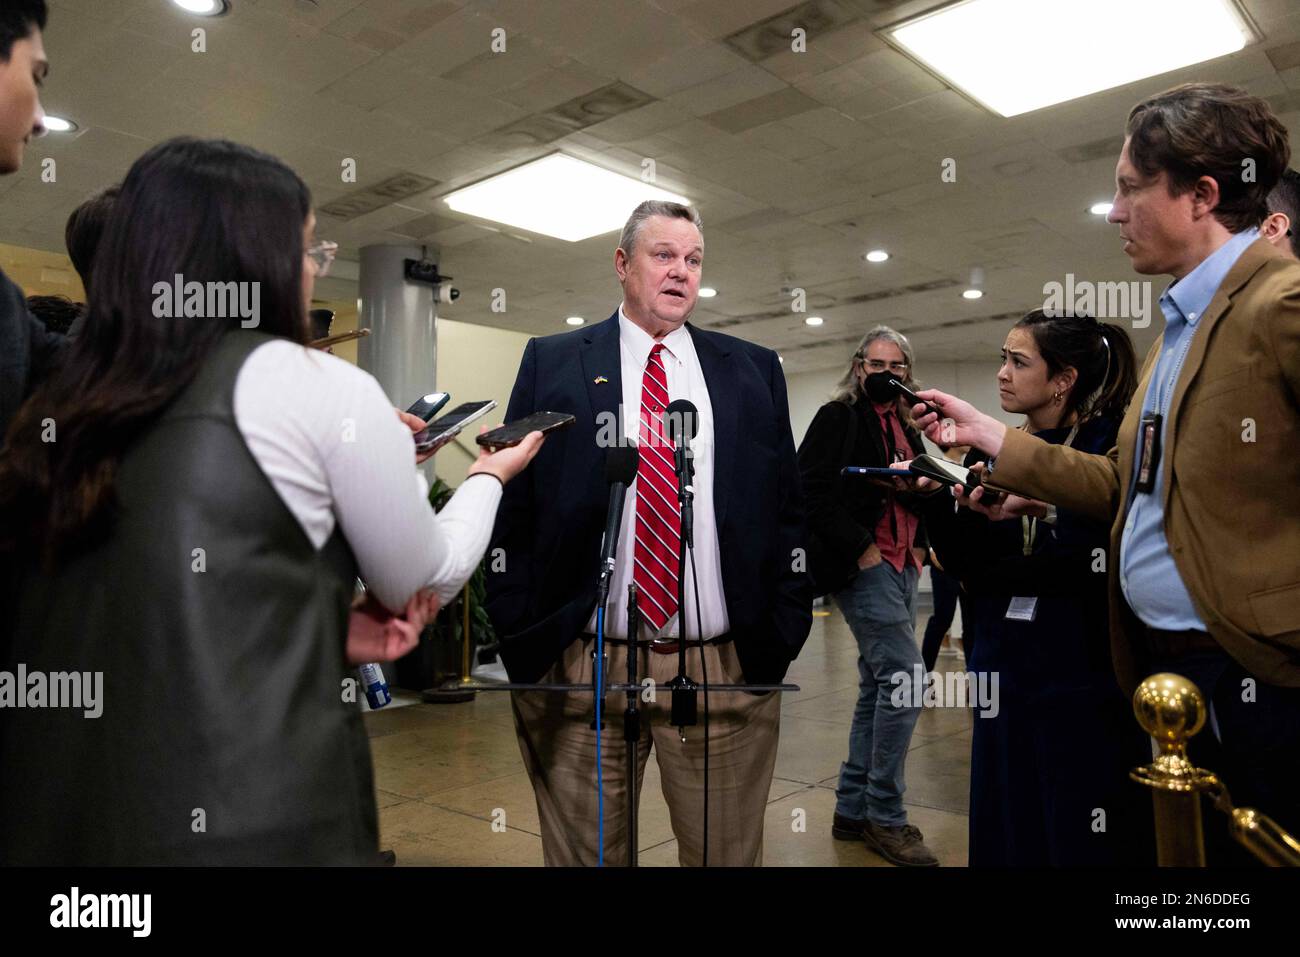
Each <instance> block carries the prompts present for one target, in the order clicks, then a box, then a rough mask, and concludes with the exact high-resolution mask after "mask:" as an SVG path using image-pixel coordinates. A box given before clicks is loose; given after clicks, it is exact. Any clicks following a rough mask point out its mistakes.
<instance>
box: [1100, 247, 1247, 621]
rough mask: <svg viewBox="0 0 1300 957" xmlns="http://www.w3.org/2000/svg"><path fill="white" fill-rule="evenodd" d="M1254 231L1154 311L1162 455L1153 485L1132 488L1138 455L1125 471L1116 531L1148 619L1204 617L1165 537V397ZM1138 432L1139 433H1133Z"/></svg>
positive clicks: (1155, 398) (1152, 389)
mask: <svg viewBox="0 0 1300 957" xmlns="http://www.w3.org/2000/svg"><path fill="white" fill-rule="evenodd" d="M1258 238H1259V230H1258V229H1255V228H1251V229H1247V230H1245V231H1244V232H1240V233H1237V234H1236V235H1235V236H1233V237H1232V238H1231V239H1229V240H1228V241H1227V242H1226V243H1224V244H1223V245H1222V246H1220V247H1219V248H1218V249H1216V250H1215V251H1214V252H1213V253H1211V254H1210V255H1209V256H1207V257H1206V258H1205V259H1204V260H1203V261H1202V262H1201V264H1200V265H1199V266H1197V267H1196V268H1195V269H1193V270H1192V271H1191V272H1189V273H1188V274H1187V275H1186V276H1184V277H1183V278H1182V279H1180V280H1176V281H1175V282H1174V283H1173V284H1172V285H1171V286H1170V287H1169V288H1168V289H1166V290H1165V292H1164V295H1162V296H1161V297H1160V311H1161V312H1163V313H1164V314H1165V336H1164V342H1163V344H1162V346H1161V351H1160V358H1159V360H1158V361H1157V363H1156V370H1155V374H1154V375H1153V376H1151V383H1150V385H1149V386H1148V387H1147V393H1146V398H1145V399H1144V400H1143V402H1142V412H1143V414H1144V415H1145V414H1147V413H1149V412H1151V411H1153V410H1154V411H1158V412H1159V413H1160V414H1161V416H1162V418H1161V422H1160V463H1159V465H1158V467H1157V468H1156V475H1155V488H1154V489H1153V490H1152V491H1151V492H1147V493H1143V492H1138V491H1135V490H1134V488H1133V484H1132V483H1134V482H1135V481H1136V480H1137V460H1136V456H1135V457H1134V463H1133V474H1132V475H1131V476H1130V477H1129V483H1130V485H1129V511H1128V518H1127V520H1126V521H1125V522H1124V534H1123V536H1122V537H1121V538H1120V549H1119V551H1120V573H1119V581H1120V586H1121V587H1122V588H1123V589H1124V597H1125V599H1127V601H1128V604H1129V607H1130V608H1132V609H1133V612H1134V614H1136V615H1137V616H1138V618H1140V619H1141V620H1142V621H1143V622H1144V623H1145V624H1146V625H1148V626H1149V627H1151V628H1161V629H1164V630H1167V631H1187V630H1190V629H1197V630H1200V631H1204V630H1205V622H1204V621H1202V620H1201V616H1200V615H1198V614H1197V613H1196V608H1195V606H1194V605H1193V604H1192V596H1191V595H1190V594H1188V592H1187V586H1186V585H1184V584H1183V578H1182V576H1181V575H1179V574H1178V568H1177V566H1175V565H1174V558H1173V555H1171V554H1170V553H1169V540H1168V538H1166V537H1165V515H1164V509H1163V508H1162V507H1161V494H1162V492H1161V490H1162V489H1163V488H1164V480H1165V467H1166V466H1167V465H1168V464H1169V455H1170V451H1171V450H1170V449H1168V448H1166V447H1165V430H1166V425H1167V423H1168V421H1169V404H1170V400H1171V399H1172V397H1173V394H1174V386H1175V384H1176V383H1177V382H1178V375H1179V373H1180V372H1181V371H1182V368H1183V361H1184V360H1185V359H1186V358H1187V352H1188V350H1189V349H1190V348H1191V345H1192V337H1193V336H1194V335H1195V334H1196V327H1197V323H1198V322H1200V319H1201V316H1202V315H1203V314H1204V312H1205V310H1206V309H1207V308H1209V305H1210V300H1211V299H1213V298H1214V294H1215V292H1217V291H1218V288H1219V285H1220V284H1221V283H1222V282H1223V277H1224V276H1226V275H1227V274H1228V270H1230V269H1231V268H1232V267H1233V264H1234V263H1236V261H1237V259H1238V257H1240V256H1241V254H1242V253H1243V252H1245V250H1246V247H1247V246H1249V245H1250V244H1251V243H1253V242H1254V241H1255V240H1256V239H1258ZM1138 438H1139V440H1140V439H1141V435H1140V433H1139V436H1138Z"/></svg>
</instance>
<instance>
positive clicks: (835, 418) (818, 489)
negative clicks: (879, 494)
mask: <svg viewBox="0 0 1300 957" xmlns="http://www.w3.org/2000/svg"><path fill="white" fill-rule="evenodd" d="M782 387H783V388H784V382H783V383H782ZM853 424H854V423H853V410H852V409H850V408H849V407H848V406H846V405H845V404H844V403H842V402H828V403H826V405H824V406H822V407H821V408H820V409H818V410H817V414H816V415H815V416H813V420H812V424H811V425H809V426H808V431H807V433H806V434H805V435H804V437H803V442H802V443H801V444H800V445H799V453H798V461H799V480H800V483H801V484H802V486H803V498H804V508H805V510H806V512H807V517H808V528H809V530H810V531H812V532H813V533H814V534H816V535H817V537H818V538H819V539H821V541H822V542H824V543H825V544H826V545H827V546H828V547H830V548H832V549H834V550H835V552H836V553H837V554H840V555H842V556H845V557H853V558H857V557H858V556H859V555H861V554H862V553H863V552H865V551H866V550H867V549H868V548H869V547H870V546H871V545H872V544H873V543H874V542H875V540H876V536H875V533H874V530H873V529H870V528H867V527H865V526H864V525H862V524H860V523H859V522H858V521H857V520H856V519H855V518H854V517H853V514H852V513H851V512H850V511H849V510H848V509H847V508H845V507H844V503H843V502H842V501H841V499H840V469H841V468H843V466H844V463H843V462H841V461H840V453H841V451H842V450H843V448H844V436H845V433H846V431H847V430H849V429H851V428H853Z"/></svg>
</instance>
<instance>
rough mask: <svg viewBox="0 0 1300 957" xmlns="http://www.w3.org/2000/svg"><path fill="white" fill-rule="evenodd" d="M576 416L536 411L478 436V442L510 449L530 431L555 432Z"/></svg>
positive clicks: (495, 447) (487, 446) (570, 423)
mask: <svg viewBox="0 0 1300 957" xmlns="http://www.w3.org/2000/svg"><path fill="white" fill-rule="evenodd" d="M573 423H574V417H573V416H571V415H570V414H569V413H567V412H534V413H533V414H532V415H529V416H525V417H524V418H522V419H520V420H519V421H518V422H509V423H507V424H506V425H503V426H501V427H500V428H498V429H493V430H492V431H491V432H484V433H483V434H482V435H480V436H479V437H478V444H479V445H481V446H483V447H484V448H487V449H492V450H494V451H495V450H496V449H508V448H510V447H511V446H515V445H518V444H519V443H520V442H522V441H523V440H524V436H526V435H527V434H528V433H529V432H541V433H542V434H546V433H547V432H554V431H555V430H556V429H564V428H567V427H569V426H570V425H573Z"/></svg>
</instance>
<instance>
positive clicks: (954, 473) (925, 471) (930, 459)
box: [911, 455, 1002, 505]
mask: <svg viewBox="0 0 1300 957" xmlns="http://www.w3.org/2000/svg"><path fill="white" fill-rule="evenodd" d="M911 469H912V471H913V472H915V473H916V474H917V475H923V476H925V477H926V478H928V479H931V480H933V481H935V482H939V483H941V484H943V485H947V486H949V487H950V488H951V487H952V486H954V485H960V486H961V487H962V488H963V489H965V491H966V494H967V495H969V494H970V493H971V492H973V491H975V490H976V489H977V488H982V489H984V492H983V493H982V494H981V495H980V501H981V502H983V503H984V504H985V505H996V504H997V503H998V501H999V500H1000V499H1001V498H1002V493H1001V492H998V491H995V490H993V489H991V488H989V487H988V486H987V485H985V484H984V483H982V482H981V481H980V480H979V476H978V475H976V474H975V473H974V472H973V471H971V470H970V469H968V468H967V467H966V466H964V465H960V464H958V463H957V462H950V461H948V460H947V459H945V458H943V457H942V456H938V455H918V456H917V457H916V458H914V459H912V465H911Z"/></svg>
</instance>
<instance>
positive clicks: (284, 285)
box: [0, 138, 311, 567]
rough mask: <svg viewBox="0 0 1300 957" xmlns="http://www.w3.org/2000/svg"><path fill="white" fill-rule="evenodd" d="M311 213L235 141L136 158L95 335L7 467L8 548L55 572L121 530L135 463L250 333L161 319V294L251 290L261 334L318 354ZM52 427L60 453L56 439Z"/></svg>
mask: <svg viewBox="0 0 1300 957" xmlns="http://www.w3.org/2000/svg"><path fill="white" fill-rule="evenodd" d="M310 210H311V196H310V194H309V192H308V190H307V187H306V186H305V185H304V184H303V182H302V180H301V179H299V177H298V175H297V174H296V173H294V172H293V170H291V169H289V167H287V166H285V165H284V164H283V163H281V162H280V161H279V160H277V159H274V158H273V157H271V156H267V155H266V154H265V153H259V152H257V151H256V150H253V149H250V148H248V147H246V146H240V145H238V144H236V143H230V142H227V141H224V140H197V139H190V138H180V139H174V140H169V141H167V142H165V143H161V144H159V145H158V146H155V147H153V148H152V149H151V150H149V151H148V152H147V153H145V154H144V155H143V156H142V157H140V159H138V160H136V162H135V164H134V165H133V166H132V167H131V170H130V172H128V173H127V175H126V179H125V180H124V181H123V183H122V193H121V195H120V196H119V197H118V200H117V202H116V203H114V205H113V209H112V211H111V213H110V214H109V217H108V221H107V222H106V223H105V225H104V236H103V240H102V242H101V244H100V247H99V250H98V252H97V253H96V258H95V271H94V272H95V291H94V295H93V296H92V297H91V299H90V303H89V305H88V313H87V317H86V322H85V327H84V328H83V330H82V332H81V335H80V336H79V337H78V338H76V339H75V340H73V342H72V344H71V346H70V347H69V350H68V355H67V358H66V359H65V361H64V362H63V364H62V365H60V366H59V367H58V368H57V369H56V370H55V371H54V372H53V373H52V374H51V376H50V377H49V378H48V379H47V380H46V381H45V383H44V384H43V385H42V386H41V388H40V389H38V390H37V391H36V392H35V393H34V394H33V395H32V396H31V398H29V399H28V400H27V402H26V403H24V405H23V406H22V408H21V409H19V411H18V414H17V415H16V416H15V418H14V420H13V422H12V423H11V424H10V427H9V432H8V435H7V436H6V440H5V454H4V456H3V457H0V548H13V547H19V548H22V547H30V548H34V549H38V550H39V555H40V557H41V559H42V562H43V563H44V564H45V566H46V567H51V566H52V564H53V563H54V561H55V560H56V559H57V558H59V557H61V556H63V555H65V554H68V553H71V552H75V551H76V550H78V549H79V548H83V547H87V546H89V545H90V544H92V543H93V542H94V541H96V540H98V539H99V538H100V537H101V536H102V535H103V534H104V533H105V532H106V531H107V528H108V523H109V521H110V520H111V516H112V509H113V506H114V503H115V500H116V499H115V493H114V488H113V484H114V476H115V474H116V470H117V466H118V462H119V460H120V458H121V456H122V454H123V452H124V451H125V450H126V449H127V447H128V446H129V445H130V443H131V442H132V441H133V440H134V439H135V438H136V437H138V436H139V435H140V434H141V433H143V432H144V431H145V430H146V429H147V428H148V427H149V426H150V424H152V423H153V422H154V421H155V420H156V419H157V418H158V416H159V415H160V414H161V413H162V412H163V411H164V410H165V409H166V408H167V406H168V405H169V403H171V402H172V400H173V399H175V398H176V397H177V396H178V395H179V394H180V393H181V392H182V391H183V390H184V389H185V387H186V386H187V385H188V384H189V383H190V381H191V380H192V379H193V378H194V376H195V374H196V373H197V371H198V370H199V368H200V367H201V366H202V365H203V363H204V361H205V359H206V358H207V357H208V354H209V353H210V352H211V351H212V349H213V348H214V347H215V346H216V345H217V343H218V342H219V340H220V339H221V337H222V336H223V335H225V334H226V333H227V332H229V331H230V330H232V329H235V330H238V329H239V328H240V324H241V317H240V315H238V312H239V310H237V309H229V308H220V309H217V310H215V311H216V312H220V313H236V314H235V315H228V316H203V317H193V316H191V317H185V316H182V317H178V318H165V317H162V316H159V315H156V312H164V313H165V314H166V315H170V314H171V312H172V311H173V310H170V309H161V308H158V304H159V302H160V300H161V298H162V296H166V297H167V298H168V299H170V298H171V296H170V293H163V294H162V296H160V295H159V294H158V293H157V292H156V291H155V288H154V287H155V284H165V285H166V287H168V288H170V287H171V286H172V284H173V281H174V280H176V277H177V276H180V277H183V281H184V283H186V284H189V283H191V282H198V283H203V284H204V288H205V289H213V288H216V287H215V286H208V285H207V284H208V283H214V284H216V283H220V284H222V288H240V289H245V290H250V292H249V298H250V299H251V290H252V289H256V290H258V295H259V296H260V310H259V311H258V315H257V328H258V331H260V332H265V333H271V334H273V335H279V336H284V337H286V338H288V339H292V340H293V341H295V342H306V340H307V316H306V313H305V311H304V308H303V301H302V269H303V253H302V250H303V224H304V222H305V221H306V219H307V216H308V214H309V212H310ZM229 283H237V284H241V285H240V286H238V287H230V286H226V285H225V284H229ZM245 283H247V284H250V285H248V286H244V285H242V284H245ZM253 283H256V284H258V285H257V286H252V285H251V284H253ZM211 299H212V297H209V301H211ZM227 301H228V300H227ZM47 419H48V420H52V421H53V423H54V426H55V428H56V429H57V433H56V441H45V440H44V439H45V438H46V437H45V436H43V435H42V432H43V423H44V422H45V421H46V420H47Z"/></svg>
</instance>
